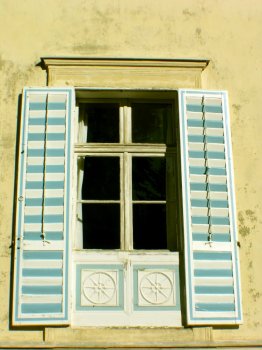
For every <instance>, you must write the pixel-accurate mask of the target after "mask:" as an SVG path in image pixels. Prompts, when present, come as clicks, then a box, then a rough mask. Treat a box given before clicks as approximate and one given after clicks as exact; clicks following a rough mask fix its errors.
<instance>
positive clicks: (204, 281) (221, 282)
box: [194, 277, 233, 287]
mask: <svg viewBox="0 0 262 350" xmlns="http://www.w3.org/2000/svg"><path fill="white" fill-rule="evenodd" d="M194 285H195V286H227V287H230V286H233V278H232V277H195V278H194Z"/></svg>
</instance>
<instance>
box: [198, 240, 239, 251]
mask: <svg viewBox="0 0 262 350" xmlns="http://www.w3.org/2000/svg"><path fill="white" fill-rule="evenodd" d="M192 247H193V250H194V251H206V252H207V251H209V252H212V251H213V252H217V251H219V252H230V251H232V244H231V242H212V244H211V245H209V244H206V242H193V243H192Z"/></svg>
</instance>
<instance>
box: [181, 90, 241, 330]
mask: <svg viewBox="0 0 262 350" xmlns="http://www.w3.org/2000/svg"><path fill="white" fill-rule="evenodd" d="M227 104H228V102H227V93H226V92H215V91H200V90H195V91H194V90H193V91H192V90H190V91H189V90H180V91H179V109H180V113H179V114H180V133H181V167H182V190H183V215H184V254H185V269H186V295H187V322H188V324H189V325H201V324H239V323H241V322H242V311H241V292H240V275H239V266H238V265H239V263H238V262H239V261H238V247H237V225H236V209H235V199H234V179H233V167H232V154H231V141H230V130H229V113H228V105H227Z"/></svg>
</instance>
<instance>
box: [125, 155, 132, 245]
mask: <svg viewBox="0 0 262 350" xmlns="http://www.w3.org/2000/svg"><path fill="white" fill-rule="evenodd" d="M131 166H132V157H131V154H130V153H128V152H125V153H124V215H125V220H124V223H125V224H124V225H125V230H124V232H125V234H124V249H125V250H131V249H133V237H132V168H131Z"/></svg>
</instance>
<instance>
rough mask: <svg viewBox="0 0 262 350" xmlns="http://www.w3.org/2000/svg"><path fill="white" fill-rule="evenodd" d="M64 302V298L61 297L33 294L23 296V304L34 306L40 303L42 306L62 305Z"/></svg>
mask: <svg viewBox="0 0 262 350" xmlns="http://www.w3.org/2000/svg"><path fill="white" fill-rule="evenodd" d="M61 302H62V296H61V295H52V294H49V295H41V294H39V295H32V294H28V295H26V294H22V295H21V303H26V304H34V303H40V304H52V303H61Z"/></svg>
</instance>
